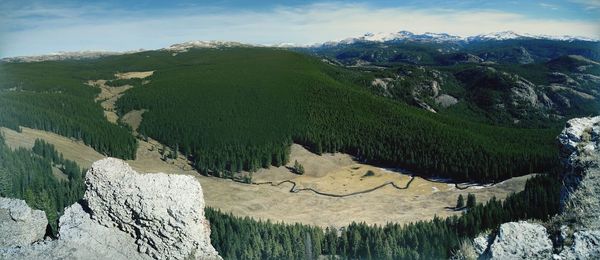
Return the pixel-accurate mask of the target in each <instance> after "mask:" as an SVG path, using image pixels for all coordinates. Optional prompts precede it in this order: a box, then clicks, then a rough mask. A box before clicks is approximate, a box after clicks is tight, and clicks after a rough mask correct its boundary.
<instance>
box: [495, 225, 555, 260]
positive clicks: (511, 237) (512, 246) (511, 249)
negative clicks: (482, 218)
mask: <svg viewBox="0 0 600 260" xmlns="http://www.w3.org/2000/svg"><path fill="white" fill-rule="evenodd" d="M489 256H491V258H494V259H548V258H550V257H551V256H552V241H551V240H550V239H549V238H548V234H547V232H546V228H545V227H544V226H542V225H540V224H534V223H528V222H525V221H519V222H509V223H504V224H502V225H501V226H500V229H499V230H498V235H497V236H496V239H494V241H493V243H492V244H491V246H490V247H489Z"/></svg>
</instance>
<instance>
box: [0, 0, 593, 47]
mask: <svg viewBox="0 0 600 260" xmlns="http://www.w3.org/2000/svg"><path fill="white" fill-rule="evenodd" d="M50 10H52V12H50V13H51V14H52V15H48V16H40V13H41V14H44V13H45V12H39V10H37V11H36V10H29V11H28V12H30V13H33V14H35V15H34V16H33V17H36V16H38V18H34V19H24V18H23V17H24V16H23V15H24V14H23V13H21V14H13V18H14V20H12V21H9V23H8V24H9V25H10V27H11V28H12V29H10V30H3V32H2V34H4V35H2V37H0V38H2V39H5V40H4V43H3V46H2V47H3V48H2V49H0V51H1V52H0V56H3V57H7V56H16V55H33V54H43V53H48V52H55V51H74V50H117V51H123V50H133V49H139V48H145V49H155V48H161V47H165V46H168V45H170V44H173V43H177V42H182V41H188V40H228V41H240V42H245V43H254V44H275V43H282V42H286V43H296V44H311V43H317V42H325V41H330V40H338V39H344V38H347V37H351V36H358V35H361V34H363V33H366V32H395V31H399V30H409V31H413V32H416V33H424V32H447V33H450V34H456V35H460V36H468V35H474V34H480V33H488V32H496V31H505V30H513V31H515V32H518V33H531V34H547V35H565V34H568V35H577V36H586V37H591V38H600V29H599V26H598V24H600V23H599V22H597V21H593V22H590V21H583V20H581V21H578V20H560V19H534V18H530V17H527V16H524V15H521V14H516V13H510V12H499V11H494V10H468V11H457V10H448V9H435V10H432V9H428V10H423V9H414V8H375V7H371V6H368V5H364V4H344V3H318V4H311V5H306V6H301V7H286V6H279V7H275V8H270V9H268V10H263V11H245V10H222V9H211V10H209V11H207V10H206V9H202V8H198V9H193V8H187V9H185V10H181V12H178V11H177V10H170V11H168V12H163V13H157V14H154V15H144V13H142V12H137V13H133V12H126V11H122V10H121V11H119V10H116V11H114V10H103V9H102V8H101V7H98V6H96V7H93V8H90V7H87V8H85V9H74V10H73V9H72V8H54V9H50ZM61 10H64V13H61V12H62V11H61ZM19 17H21V18H19ZM28 17H32V16H28Z"/></svg>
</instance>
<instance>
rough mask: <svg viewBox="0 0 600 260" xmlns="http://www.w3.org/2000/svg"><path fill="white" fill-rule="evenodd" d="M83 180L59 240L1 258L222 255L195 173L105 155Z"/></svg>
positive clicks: (1, 251)
mask: <svg viewBox="0 0 600 260" xmlns="http://www.w3.org/2000/svg"><path fill="white" fill-rule="evenodd" d="M85 181H86V192H85V195H84V199H83V200H82V203H81V204H79V203H75V204H73V205H71V206H70V207H68V208H66V209H65V213H64V214H63V216H62V217H61V218H60V221H59V238H58V239H57V240H53V241H46V242H42V243H37V244H34V245H32V246H27V247H21V248H15V247H12V248H4V249H0V259H3V258H8V259H128V260H130V259H220V257H219V256H218V253H217V252H216V250H215V249H214V248H213V247H212V245H211V244H210V226H209V223H208V222H207V220H206V219H205V218H204V198H203V195H202V188H201V186H200V183H199V182H198V181H197V180H196V179H195V178H194V177H192V176H183V175H168V174H164V173H153V174H140V173H137V172H135V171H134V170H133V169H131V168H130V167H129V165H127V164H126V163H125V162H123V161H121V160H118V159H114V158H107V159H103V160H100V161H97V162H95V163H94V164H93V165H92V167H91V168H90V170H89V171H88V172H87V174H86V180H85Z"/></svg>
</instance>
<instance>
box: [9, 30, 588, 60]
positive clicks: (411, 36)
mask: <svg viewBox="0 0 600 260" xmlns="http://www.w3.org/2000/svg"><path fill="white" fill-rule="evenodd" d="M532 39H537V40H552V41H567V42H573V41H585V42H600V41H599V39H592V38H587V37H577V36H568V35H564V36H550V35H533V34H519V33H516V32H513V31H502V32H495V33H487V34H479V35H474V36H469V37H461V36H456V35H450V34H447V33H431V32H427V33H423V34H415V33H412V32H409V31H399V32H393V33H382V32H380V33H365V34H364V35H362V36H359V37H351V38H346V39H343V40H339V41H327V42H324V43H316V44H309V45H306V44H304V45H303V44H295V43H278V44H246V43H240V42H234V41H199V40H196V41H187V42H182V43H177V44H173V45H171V46H169V47H166V48H163V50H167V51H174V52H182V51H186V50H188V49H190V48H218V47H241V46H246V47H250V46H254V47H278V48H320V47H332V46H337V45H340V44H341V45H344V44H345V45H347V44H354V43H361V42H362V43H368V42H373V43H393V42H421V43H456V44H464V43H475V42H483V41H505V40H532ZM141 51H146V50H144V49H140V50H132V51H125V52H116V51H95V50H86V51H64V52H56V53H50V54H44V55H33V56H18V57H8V58H3V59H0V61H4V62H36V61H45V60H65V59H88V58H98V57H102V56H109V55H120V54H127V53H135V52H141Z"/></svg>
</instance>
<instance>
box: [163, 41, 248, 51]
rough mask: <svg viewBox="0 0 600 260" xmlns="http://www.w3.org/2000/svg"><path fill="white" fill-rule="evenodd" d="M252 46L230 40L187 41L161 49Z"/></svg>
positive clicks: (186, 49) (184, 49)
mask: <svg viewBox="0 0 600 260" xmlns="http://www.w3.org/2000/svg"><path fill="white" fill-rule="evenodd" d="M241 46H253V45H249V44H244V43H239V42H232V41H189V42H182V43H177V44H173V45H171V46H169V47H166V48H164V49H163V50H166V51H171V52H186V51H188V50H189V49H192V48H220V47H241Z"/></svg>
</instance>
